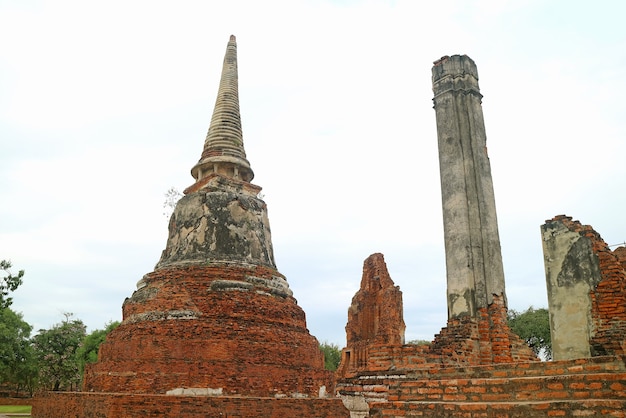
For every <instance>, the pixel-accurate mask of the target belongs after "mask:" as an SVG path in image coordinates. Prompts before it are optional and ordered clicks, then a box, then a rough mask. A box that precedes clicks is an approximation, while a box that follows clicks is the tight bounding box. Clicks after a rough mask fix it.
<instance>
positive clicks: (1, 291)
mask: <svg viewBox="0 0 626 418" xmlns="http://www.w3.org/2000/svg"><path fill="white" fill-rule="evenodd" d="M0 270H2V271H4V274H6V276H4V277H2V278H1V279H0V309H4V308H8V307H9V306H11V303H13V298H10V297H9V293H10V292H13V291H14V290H15V289H17V288H18V287H19V286H20V285H21V284H22V277H23V276H24V270H20V271H19V272H18V273H17V276H13V275H12V274H11V262H10V261H8V260H0Z"/></svg>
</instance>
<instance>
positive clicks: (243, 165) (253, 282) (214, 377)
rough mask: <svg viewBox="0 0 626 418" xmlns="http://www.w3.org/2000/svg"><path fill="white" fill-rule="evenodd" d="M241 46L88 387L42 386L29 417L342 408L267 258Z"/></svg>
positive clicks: (89, 373)
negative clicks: (159, 249) (147, 267)
mask: <svg viewBox="0 0 626 418" xmlns="http://www.w3.org/2000/svg"><path fill="white" fill-rule="evenodd" d="M236 51H237V50H236V42H235V37H234V36H232V37H231V39H230V41H229V42H228V46H227V49H226V55H225V57H224V64H223V69H222V76H221V81H220V86H219V90H218V95H217V99H216V103H215V109H214V112H213V117H212V119H211V125H210V127H209V131H208V133H207V136H206V140H205V142H204V148H203V151H202V155H201V157H200V160H199V161H198V163H197V164H196V165H195V166H194V167H193V168H192V170H191V174H192V176H193V177H194V179H195V183H194V184H193V185H191V186H190V187H188V188H187V189H186V190H185V196H184V197H183V198H182V199H181V200H180V201H179V202H178V203H177V205H176V208H175V210H174V212H173V214H172V216H171V219H170V223H169V236H168V240H167V245H166V248H165V250H164V251H163V253H162V254H161V258H160V260H159V262H158V263H157V265H156V267H155V270H154V271H153V272H151V273H149V274H146V275H145V276H144V277H143V278H142V279H141V280H139V282H138V283H137V290H136V291H135V292H134V293H133V294H132V296H131V297H130V298H127V299H126V300H125V301H124V304H123V307H122V312H123V320H122V323H121V324H120V326H119V327H117V328H116V329H115V330H113V331H112V332H111V333H110V334H109V335H108V336H107V339H106V341H105V342H104V343H103V344H102V345H101V347H100V350H99V353H98V362H97V363H96V364H94V365H90V366H88V367H87V368H86V371H85V377H84V384H83V390H84V391H85V392H83V394H82V395H81V394H72V395H68V394H65V395H63V394H53V393H50V394H47V395H46V396H45V397H42V398H39V399H37V400H36V401H35V403H34V408H33V416H34V417H41V418H43V417H45V418H55V417H59V418H61V417H64V418H65V417H67V416H69V415H71V416H80V417H96V416H97V417H102V416H108V417H112V418H113V417H115V418H118V417H124V416H129V417H130V416H163V415H165V416H185V417H195V416H222V415H224V416H226V415H228V416H240V417H283V416H287V415H288V414H289V413H290V412H289V411H291V413H294V414H296V415H297V414H300V413H301V414H302V415H306V416H311V417H330V416H332V417H335V416H338V417H340V416H347V415H348V411H347V410H346V409H345V408H344V407H343V405H341V402H340V401H339V400H337V399H332V398H329V397H328V393H331V394H332V393H333V388H334V376H333V374H332V372H329V371H327V370H325V369H324V358H323V354H322V352H321V350H320V348H319V343H318V341H317V339H316V338H315V337H313V336H312V335H310V334H309V331H308V330H307V327H306V319H305V314H304V311H303V310H302V308H300V307H299V306H298V304H297V302H296V299H295V298H294V297H293V295H292V292H291V290H290V288H289V284H288V282H287V280H286V278H285V277H284V276H283V275H282V274H281V273H280V272H279V271H278V270H277V268H276V265H275V262H274V253H273V247H272V240H271V233H270V226H269V219H268V215H267V206H266V204H265V202H264V201H263V200H261V199H260V198H259V192H260V191H261V188H260V187H259V186H256V185H254V184H252V183H250V181H251V180H252V179H253V177H254V173H253V171H252V168H251V167H250V163H249V162H248V160H247V159H246V154H245V150H244V147H243V136H242V129H241V117H240V114H239V100H238V79H237V77H238V74H237V54H236ZM118 392H122V393H118ZM198 396H199V397H200V399H196V398H195V397H198ZM232 396H237V399H232V398H231V397H232ZM278 398H280V399H281V401H279V400H278ZM282 399H290V400H282ZM274 400H276V401H275V402H272V401H274ZM125 408H129V409H128V410H126V409H125ZM67 414H69V415H67Z"/></svg>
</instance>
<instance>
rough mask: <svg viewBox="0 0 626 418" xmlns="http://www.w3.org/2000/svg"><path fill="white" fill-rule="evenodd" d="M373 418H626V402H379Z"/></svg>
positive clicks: (580, 400) (582, 400)
mask: <svg viewBox="0 0 626 418" xmlns="http://www.w3.org/2000/svg"><path fill="white" fill-rule="evenodd" d="M370 416H371V417H383V416H384V417H414V416H415V417H417V416H419V417H438V418H446V417H463V418H496V417H497V418H522V417H523V418H536V417H547V416H554V417H613V418H615V417H622V418H624V417H626V399H576V400H558V401H524V402H428V401H425V402H406V401H400V402H378V403H372V404H371V405H370Z"/></svg>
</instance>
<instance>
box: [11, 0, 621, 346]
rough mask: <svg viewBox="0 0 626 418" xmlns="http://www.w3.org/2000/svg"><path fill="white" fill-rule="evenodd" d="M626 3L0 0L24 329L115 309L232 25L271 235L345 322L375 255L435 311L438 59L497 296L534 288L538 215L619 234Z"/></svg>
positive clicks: (408, 311)
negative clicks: (485, 214) (492, 215)
mask: <svg viewBox="0 0 626 418" xmlns="http://www.w3.org/2000/svg"><path fill="white" fill-rule="evenodd" d="M624 16H626V2H623V1H621V0H615V1H594V2H591V1H572V0H567V1H565V0H550V1H548V0H545V1H538V0H537V1H534V0H526V1H524V0H515V1H513V0H511V1H506V0H490V1H488V0H485V1H447V2H434V1H428V2H427V1H415V0H406V1H402V0H398V1H357V0H353V1H351V0H344V1H330V0H328V1H324V0H316V1H313V0H310V1H294V0H289V1H273V0H266V1H223V2H217V1H210V2H209V1H176V2H174V1H169V2H165V1H154V0H150V1H128V0H125V1H111V0H108V1H85V0H77V1H64V0H57V1H22V0H19V1H18V0H15V1H5V0H0V39H2V41H1V42H0V144H1V148H0V191H1V194H0V201H1V202H2V204H1V205H0V259H10V260H11V261H12V262H13V265H14V272H16V271H17V270H19V269H24V270H26V275H25V277H24V284H23V285H22V286H21V287H20V288H19V289H18V291H16V292H15V294H14V299H15V302H14V305H13V308H14V309H15V310H16V311H19V312H22V313H23V315H24V318H25V320H26V321H27V322H29V323H31V324H32V325H33V326H34V327H35V330H37V329H40V328H47V327H50V326H51V325H53V324H55V323H58V322H60V321H61V320H62V319H63V315H62V314H63V312H73V313H74V314H75V316H76V317H77V318H79V319H82V320H83V321H84V322H85V323H86V324H87V326H88V327H89V329H90V330H93V329H96V328H102V327H104V325H105V323H106V322H107V321H110V320H120V319H121V305H122V302H123V301H124V298H126V297H128V296H130V295H131V294H132V292H133V290H134V289H135V284H136V282H137V281H138V280H139V279H140V278H141V277H142V276H143V275H144V274H146V273H148V272H150V271H152V270H153V268H154V265H155V263H156V262H157V261H158V259H159V257H160V253H161V251H162V250H163V248H164V247H165V243H166V238H167V219H166V217H165V216H163V202H164V194H165V192H166V191H167V190H168V189H169V188H170V187H176V188H177V189H179V190H182V189H184V188H185V187H187V186H189V185H190V184H191V183H192V182H193V180H192V177H191V175H190V174H189V171H190V169H191V167H192V166H193V165H194V164H195V163H196V162H197V160H198V159H199V157H200V153H201V151H202V145H203V142H204V137H205V135H206V131H207V129H208V126H209V122H210V117H211V113H212V111H213V105H214V102H215V94H216V92H217V88H218V84H219V77H220V71H221V66H222V60H223V57H224V52H225V50H226V44H227V42H228V38H229V36H230V35H231V34H234V35H236V36H237V43H238V58H239V93H240V104H241V113H242V122H243V129H244V141H245V147H246V152H247V156H248V159H249V161H250V162H251V164H252V168H253V170H254V171H255V174H256V177H255V179H254V181H253V182H254V183H255V184H258V185H259V186H261V187H263V189H264V190H263V193H264V195H265V198H264V199H265V201H266V202H267V204H268V209H269V216H270V223H271V226H272V237H273V242H274V251H275V257H276V261H277V265H278V269H279V271H280V272H282V273H283V274H285V275H286V276H287V279H288V281H289V283H290V286H291V288H292V290H293V291H294V296H295V297H296V299H297V300H298V303H299V305H300V306H302V307H303V309H304V310H305V312H306V315H307V323H308V326H309V329H310V331H311V333H312V334H313V335H315V336H316V337H317V338H318V339H319V340H320V341H329V342H334V343H336V344H338V345H340V346H343V345H345V330H344V327H345V325H346V320H347V309H348V306H349V304H350V300H351V298H352V296H353V295H354V293H355V292H356V291H357V290H358V287H359V283H360V280H361V273H362V265H363V260H364V259H365V258H366V257H367V256H368V255H370V254H372V253H374V252H381V253H383V254H384V255H385V259H386V262H387V266H388V268H389V272H390V274H391V277H392V279H393V280H394V282H395V283H396V285H399V286H400V289H401V290H402V291H403V295H404V319H405V322H406V324H407V331H406V338H407V340H411V339H428V340H430V339H432V338H433V336H434V334H436V333H437V332H439V330H440V329H441V327H443V326H445V322H446V317H447V314H446V297H445V292H446V291H445V263H444V248H443V225H442V216H441V200H440V199H441V195H440V187H439V168H438V155H437V136H436V127H435V112H434V110H433V109H432V90H431V68H432V63H433V61H435V60H437V59H438V58H440V57H441V56H443V55H453V54H467V55H469V56H470V57H471V58H472V59H474V61H475V62H476V64H477V66H478V72H479V76H480V86H481V92H482V93H483V95H484V98H483V111H484V116H485V124H486V129H487V144H488V146H489V155H490V159H491V166H492V174H493V180H494V187H495V194H496V205H497V209H498V218H499V227H500V238H501V244H502V251H503V259H504V268H505V274H506V285H507V295H508V299H509V307H510V308H513V309H517V310H521V309H526V308H527V307H529V306H530V305H533V306H535V307H545V306H547V299H546V290H545V276H544V269H543V256H542V250H541V237H540V232H539V227H540V225H541V224H543V223H544V221H545V220H546V219H549V218H552V217H553V216H555V215H558V214H567V215H570V216H573V217H574V218H575V219H579V220H580V221H581V222H582V223H584V224H590V225H592V226H593V227H594V228H595V229H596V230H597V231H598V232H599V233H600V234H601V235H602V237H603V238H604V239H605V241H607V243H609V244H617V243H621V242H624V240H626V216H624V208H625V207H626V193H625V192H626V190H625V189H626V187H625V186H626V167H625V164H624V162H625V157H626V145H625V140H626V105H625V104H624V100H625V98H626V25H625V23H624Z"/></svg>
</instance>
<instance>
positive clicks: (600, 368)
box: [356, 356, 626, 379]
mask: <svg viewBox="0 0 626 418" xmlns="http://www.w3.org/2000/svg"><path fill="white" fill-rule="evenodd" d="M617 371H626V357H625V356H600V357H591V358H585V359H578V360H562V361H547V362H545V361H534V362H522V363H500V364H490V365H480V366H454V367H453V366H441V365H439V364H424V365H421V366H419V367H416V368H415V369H411V370H402V369H397V370H394V371H393V372H390V371H380V372H374V373H372V372H364V373H359V374H357V376H356V379H360V378H367V379H376V378H377V377H380V378H384V377H385V376H387V375H390V374H394V375H402V376H406V377H409V378H412V379H419V378H420V377H422V378H430V377H433V376H435V377H439V378H441V377H446V378H454V377H480V378H487V377H520V376H549V375H564V374H587V373H594V372H617Z"/></svg>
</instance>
